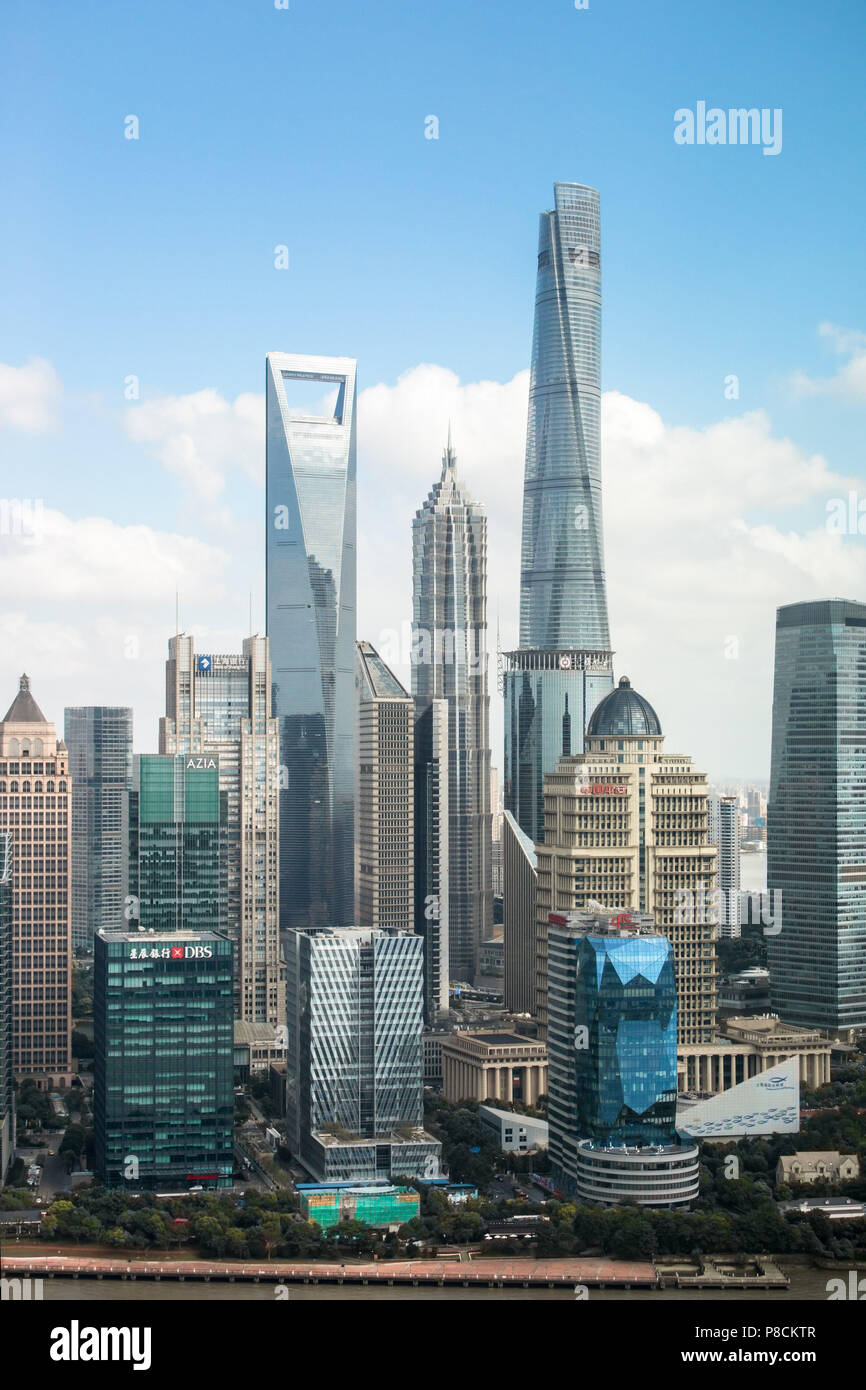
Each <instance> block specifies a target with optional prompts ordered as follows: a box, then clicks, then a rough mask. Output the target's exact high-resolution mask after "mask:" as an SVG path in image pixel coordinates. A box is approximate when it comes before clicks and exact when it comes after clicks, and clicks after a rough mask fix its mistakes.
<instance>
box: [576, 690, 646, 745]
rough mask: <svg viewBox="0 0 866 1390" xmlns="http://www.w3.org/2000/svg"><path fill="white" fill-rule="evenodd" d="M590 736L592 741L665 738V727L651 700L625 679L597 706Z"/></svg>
mask: <svg viewBox="0 0 866 1390" xmlns="http://www.w3.org/2000/svg"><path fill="white" fill-rule="evenodd" d="M586 733H587V737H588V738H605V737H610V738H661V736H662V726H661V724H660V723H659V717H658V715H657V714H656V712H655V710H654V709H653V707H652V705H651V704H650V702H649V700H645V699H644V697H643V695H639V694H638V693H637V691H636V690H633V689H632V685H631V681H630V680H629V678H628V676H622V677H621V679H620V682H619V685H618V686H617V687H616V689H615V690H612V691H611V692H610V694H609V695H605V697H604V699H603V700H600V701H599V703H598V704H597V705H596V707H595V709H594V710H593V712H592V714H591V716H590V720H589V724H588V725H587V729H586Z"/></svg>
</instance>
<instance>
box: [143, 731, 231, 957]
mask: <svg viewBox="0 0 866 1390" xmlns="http://www.w3.org/2000/svg"><path fill="white" fill-rule="evenodd" d="M135 763H136V769H135V790H134V791H133V792H132V795H131V798H130V854H129V893H130V901H129V904H128V907H127V916H128V919H129V920H130V921H131V922H132V923H133V924H135V922H136V921H137V923H138V925H139V926H140V927H141V929H142V930H143V931H149V930H151V929H153V930H154V931H211V930H213V929H215V928H216V929H221V928H222V925H223V917H224V904H225V853H224V848H225V844H226V836H227V828H228V798H227V796H226V793H225V792H220V785H219V759H218V758H216V757H212V756H210V755H207V756H195V757H193V756H187V755H183V756H177V757H171V756H165V757H164V756H159V755H156V754H143V755H142V756H141V757H138V758H136V759H135Z"/></svg>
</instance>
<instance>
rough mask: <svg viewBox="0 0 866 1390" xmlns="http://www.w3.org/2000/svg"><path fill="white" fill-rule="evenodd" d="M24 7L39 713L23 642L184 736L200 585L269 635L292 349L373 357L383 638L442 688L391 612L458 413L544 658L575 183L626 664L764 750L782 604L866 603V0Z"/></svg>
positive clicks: (29, 545) (15, 482)
mask: <svg viewBox="0 0 866 1390" xmlns="http://www.w3.org/2000/svg"><path fill="white" fill-rule="evenodd" d="M4 30H5V40H6V42H5V45H4V51H3V54H2V55H0V90H2V92H3V99H2V109H0V120H2V123H3V127H4V130H3V134H4V136H5V139H4V156H3V161H4V170H3V172H4V183H5V185H6V190H7V202H8V205H9V206H10V208H12V209H13V211H14V216H12V217H10V218H9V219H7V225H6V227H5V229H4V236H3V244H2V247H0V274H2V275H3V281H4V286H5V290H4V315H3V324H2V326H0V455H2V461H3V464H4V467H3V481H2V484H0V493H2V498H5V499H6V500H7V502H8V501H9V500H10V499H16V498H18V499H21V498H24V499H31V500H32V501H33V502H35V503H39V504H41V509H40V508H37V510H36V513H35V515H36V524H37V525H38V527H39V528H40V532H41V539H33V538H30V537H27V536H24V537H21V536H17V535H14V534H9V531H10V529H13V528H12V527H11V526H10V523H9V520H8V508H7V511H6V512H4V513H3V518H4V519H2V524H0V594H2V605H0V639H2V641H0V651H2V656H0V700H3V701H5V704H4V705H3V708H4V709H5V708H6V706H7V705H8V704H10V703H11V701H12V699H13V697H14V694H15V691H16V689H17V683H18V676H19V675H20V673H21V672H22V671H25V670H26V671H27V673H28V674H29V675H30V677H31V680H32V685H33V691H34V694H35V697H36V699H37V700H38V702H39V704H40V706H41V708H42V709H43V710H44V712H45V714H46V717H47V718H49V719H50V720H52V721H53V722H54V724H55V725H56V726H57V727H58V728H59V727H60V726H61V725H62V719H63V709H64V707H65V706H66V705H80V704H120V705H132V706H133V708H134V711H135V747H136V750H137V751H155V750H156V747H157V737H158V718H159V714H160V711H161V705H162V697H163V669H164V661H165V657H166V654H167V643H168V638H169V637H170V636H171V635H172V634H173V633H174V630H175V589H178V590H179V591H180V616H181V627H182V628H184V629H186V630H187V631H192V632H194V633H195V636H196V647H197V650H199V651H207V650H212V651H226V652H232V651H237V650H239V649H240V642H241V639H242V637H243V636H245V635H247V632H248V628H249V618H248V614H249V602H250V600H249V594H250V591H252V594H253V626H254V628H256V629H257V630H258V631H259V632H263V631H264V494H263V483H264V413H265V412H264V362H265V354H266V353H267V352H269V351H281V352H289V353H304V354H307V353H310V354H319V353H321V354H328V355H344V354H345V355H350V356H353V357H357V359H358V516H359V553H358V636H359V637H361V638H364V639H367V640H369V641H371V642H372V643H373V645H374V646H375V647H376V648H377V650H378V651H379V652H380V653H381V655H382V656H383V659H384V660H386V661H387V662H388V664H389V665H393V666H394V669H395V674H396V675H398V677H400V679H402V680H404V682H407V681H408V679H409V671H408V667H407V666H406V665H404V664H401V663H400V662H395V661H394V660H393V653H392V652H391V651H390V650H389V649H388V645H387V634H388V633H391V632H393V633H396V634H398V637H399V634H400V632H401V628H402V625H403V624H404V623H405V624H408V622H409V621H410V619H411V518H412V516H413V514H414V512H415V510H416V509H417V507H418V506H419V505H420V503H421V501H422V499H423V497H424V496H425V495H426V493H427V492H428V490H429V487H430V485H431V482H432V481H433V479H434V478H435V477H436V476H437V474H438V466H439V465H438V461H439V458H440V456H441V452H442V449H443V447H444V444H445V440H446V437H447V428H448V420H449V418H450V420H451V423H452V431H453V441H454V448H455V451H456V453H457V455H458V460H459V466H458V471H459V474H460V476H461V478H462V479H463V480H465V483H466V486H467V488H468V489H469V491H470V492H471V494H472V495H473V496H474V497H476V498H477V499H478V501H479V502H480V503H482V504H483V505H484V506H485V507H486V509H487V514H488V561H489V588H488V618H489V622H490V625H491V630H490V637H491V640H490V648H491V653H493V651H494V649H495V636H496V623H497V613H498V616H499V622H500V626H501V640H502V646H503V649H505V650H508V649H510V648H513V647H515V646H516V645H517V637H518V579H519V572H518V571H519V559H518V557H519V549H520V516H521V492H522V481H523V457H524V444H525V432H526V407H527V392H528V368H529V342H530V334H531V324H532V309H533V296H534V284H535V269H536V237H537V225H538V212H539V211H540V209H542V208H544V207H549V206H551V193H552V185H553V183H554V181H555V180H565V181H570V180H573V181H577V182H581V183H586V184H589V185H591V186H593V187H596V188H598V189H599V190H600V193H601V209H602V226H603V256H604V318H603V350H602V383H603V388H604V391H603V396H602V411H601V417H602V465H601V468H602V489H603V506H604V529H605V552H606V554H605V559H606V570H607V579H608V599H609V608H610V628H611V637H612V645H613V647H614V649H615V653H616V654H615V658H614V662H615V671H616V675H617V677H619V676H620V675H628V676H629V677H630V679H631V680H632V683H633V685H634V686H635V688H636V689H637V690H639V691H641V692H642V693H644V694H645V695H646V696H647V698H648V699H650V700H651V701H652V703H653V705H654V707H655V708H656V709H657V711H658V713H659V716H660V719H661V722H662V727H663V729H664V731H665V734H666V737H667V743H666V746H667V747H668V749H669V750H670V751H672V752H679V751H682V752H684V753H688V754H689V755H690V756H692V757H693V758H694V759H695V762H696V764H697V765H698V766H699V767H700V768H702V769H705V770H706V771H707V772H708V773H709V774H710V776H711V777H712V778H713V779H714V780H716V781H733V780H743V779H750V778H751V779H755V780H758V779H763V780H766V778H767V777H768V775H769V753H770V715H771V693H772V663H773V635H774V626H775V609H776V607H777V606H779V605H781V604H788V603H795V602H798V601H801V600H804V599H818V598H830V597H837V596H838V597H842V598H846V599H850V600H855V601H856V600H860V601H863V599H864V598H866V514H864V516H863V520H862V527H863V529H862V532H861V533H860V534H857V533H852V531H851V528H850V525H849V528H848V531H847V533H844V532H840V531H839V530H833V529H830V530H828V528H827V525H826V522H827V520H828V517H829V516H830V515H831V514H832V516H835V517H838V515H839V513H840V508H839V505H838V502H839V501H842V500H848V499H849V495H850V494H851V493H853V494H854V507H853V510H852V509H851V507H850V505H849V508H848V513H849V515H850V516H853V517H854V519H855V524H856V518H857V516H858V512H857V507H858V505H859V502H860V501H861V500H866V476H864V474H866V469H864V465H863V457H862V437H863V425H864V411H866V289H864V281H863V276H862V247H863V242H864V222H866V189H864V186H863V181H862V179H861V178H860V177H859V168H860V164H861V161H862V134H861V133H862V113H861V111H860V89H861V86H862V82H861V80H860V75H861V74H862V70H863V65H864V59H866V38H864V29H863V24H862V19H861V17H860V15H858V13H857V7H855V6H851V5H849V4H847V3H843V0H828V3H826V4H825V5H823V6H820V7H819V6H815V5H813V4H812V3H806V0H790V3H783V0H767V2H766V3H765V4H763V5H762V6H761V12H760V15H758V16H756V14H755V7H754V5H753V4H752V3H750V0H731V3H729V4H728V5H726V6H725V7H724V10H723V12H720V13H719V14H716V13H715V12H709V11H706V10H698V11H696V9H695V7H694V6H693V5H691V4H689V3H687V0H671V3H668V4H666V5H664V6H648V5H646V4H643V3H640V0H620V3H618V4H617V6H616V7H613V6H611V5H610V4H609V3H605V2H604V0H592V4H591V7H590V9H589V10H587V11H576V10H575V9H574V8H573V6H572V5H570V4H567V3H565V0H562V3H551V4H550V5H549V6H545V7H543V9H541V10H539V9H538V8H537V7H531V6H526V5H523V4H518V3H517V0H505V2H504V3H502V4H497V5H496V7H495V8H494V7H492V6H477V7H466V6H465V5H464V4H458V3H457V2H456V0H443V3H442V4H440V5H437V6H436V7H435V8H434V9H431V10H427V9H424V8H423V7H422V8H421V9H417V10H416V9H411V10H410V9H408V8H407V7H405V6H403V5H400V4H399V3H397V0H385V3H383V4H381V5H379V6H377V10H376V22H375V24H372V23H371V22H370V18H369V15H365V14H363V13H361V11H360V10H359V7H358V6H357V5H353V4H350V3H349V0H334V3H332V4H330V5H329V6H328V7H327V10H323V9H322V7H321V6H314V5H313V4H311V3H309V0H293V4H292V7H291V8H290V9H289V10H288V11H277V10H275V9H273V8H269V7H268V6H267V5H263V6H261V7H254V8H251V9H250V11H249V12H248V13H247V12H246V11H245V10H244V11H243V12H242V10H241V9H239V7H237V6H236V5H233V4H230V3H228V0H215V3H213V4H211V5H209V6H208V7H207V12H206V14H204V13H203V12H201V11H200V10H199V9H197V8H196V9H193V8H186V7H177V6H175V5H172V4H170V3H168V0H151V2H150V3H149V4H148V5H147V6H145V7H131V8H128V9H125V10H122V11H118V10H116V9H115V7H113V6H109V5H108V4H104V3H99V0H96V3H94V4H92V5H89V6H87V7H85V8H84V10H83V11H81V10H77V9H74V8H70V7H60V8H59V9H58V10H57V11H56V12H52V15H51V22H50V24H48V25H46V24H45V22H44V15H43V14H42V13H41V11H39V10H33V9H32V8H31V7H29V6H26V5H25V4H23V3H20V0H13V2H12V3H11V4H10V6H8V7H7V12H6V14H5V16H4ZM335 33H339V35H340V42H339V44H335V43H334V34H335ZM700 101H706V103H707V106H713V105H716V104H717V105H718V106H719V107H722V108H728V107H741V106H747V107H750V106H755V107H758V108H762V109H763V108H768V109H772V110H776V109H781V110H782V111H783V113H784V141H783V144H782V148H781V150H780V152H779V153H778V154H777V155H775V156H774V157H773V158H764V157H763V154H762V152H761V150H760V149H759V148H753V147H751V146H725V147H723V148H713V147H710V146H706V145H704V146H698V145H695V146H682V145H679V144H677V143H676V141H675V140H674V128H675V121H674V116H675V112H676V111H677V110H680V109H683V108H691V109H695V108H697V106H698V103H699V102H700ZM431 115H435V117H436V120H437V122H438V131H437V132H436V133H437V134H438V138H437V139H427V138H425V134H426V132H427V131H429V130H430V126H429V120H428V118H429V117H430V116H431ZM129 116H135V117H136V118H137V120H138V123H139V129H138V131H137V134H138V139H126V138H125V131H126V130H128V129H129V128H130V127H129V126H128V124H127V118H128V117H129ZM280 247H285V248H286V253H285V259H287V261H288V268H287V269H284V270H283V269H277V268H275V266H276V264H277V263H278V262H279V261H280V258H281V255H282V253H281V252H280V251H279V250H278V248H280ZM834 499H837V505H836V506H835V507H834V506H833V502H834ZM864 513H866V508H864ZM490 674H491V681H490V687H491V696H492V699H491V744H492V750H493V762H494V765H496V766H497V767H499V768H500V770H501V768H502V713H501V702H500V701H499V700H498V698H497V697H496V694H495V668H493V669H491V673H490Z"/></svg>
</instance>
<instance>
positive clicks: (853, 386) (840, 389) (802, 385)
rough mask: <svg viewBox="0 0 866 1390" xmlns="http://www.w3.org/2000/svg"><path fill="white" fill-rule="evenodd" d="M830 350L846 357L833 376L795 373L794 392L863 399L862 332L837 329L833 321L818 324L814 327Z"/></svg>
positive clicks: (865, 343)
mask: <svg viewBox="0 0 866 1390" xmlns="http://www.w3.org/2000/svg"><path fill="white" fill-rule="evenodd" d="M818 332H819V333H820V335H821V337H822V338H825V339H827V341H828V342H829V343H830V345H831V347H832V349H833V351H834V352H835V353H836V354H837V355H838V356H840V357H845V358H847V359H848V360H847V361H846V362H843V363H842V365H841V366H840V368H839V370H838V371H837V372H836V373H835V375H834V376H829V377H810V376H809V375H808V373H806V372H795V373H794V376H793V378H792V383H793V387H794V391H795V393H796V394H797V395H800V396H821V395H823V396H840V397H842V398H844V399H846V400H860V401H864V400H866V333H861V332H859V331H858V330H857V329H851V328H840V327H839V326H838V325H837V324H834V323H822V324H821V326H820V327H819V329H818Z"/></svg>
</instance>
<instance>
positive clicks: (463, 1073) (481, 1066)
mask: <svg viewBox="0 0 866 1390" xmlns="http://www.w3.org/2000/svg"><path fill="white" fill-rule="evenodd" d="M442 1093H443V1095H444V1096H445V1099H446V1100H451V1101H459V1100H477V1101H485V1100H503V1101H515V1100H519V1101H522V1102H523V1104H524V1105H534V1104H535V1102H536V1101H537V1100H538V1097H539V1096H541V1095H546V1094H547V1048H546V1046H545V1045H544V1043H540V1042H536V1041H535V1040H534V1039H532V1038H523V1037H520V1035H519V1034H517V1033H496V1032H477V1033H463V1032H461V1033H452V1034H451V1036H450V1037H449V1038H448V1039H447V1040H445V1041H443V1043H442Z"/></svg>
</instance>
